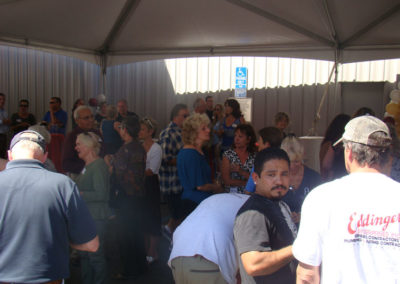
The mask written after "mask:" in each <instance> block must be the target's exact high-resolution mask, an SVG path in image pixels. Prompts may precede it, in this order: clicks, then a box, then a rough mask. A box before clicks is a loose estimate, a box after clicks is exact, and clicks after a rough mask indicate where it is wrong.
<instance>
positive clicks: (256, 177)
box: [251, 172, 260, 184]
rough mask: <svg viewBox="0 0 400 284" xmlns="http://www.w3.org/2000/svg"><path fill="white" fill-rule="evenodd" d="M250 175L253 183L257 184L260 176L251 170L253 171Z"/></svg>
mask: <svg viewBox="0 0 400 284" xmlns="http://www.w3.org/2000/svg"><path fill="white" fill-rule="evenodd" d="M251 177H252V178H253V180H254V184H257V182H258V180H259V179H260V177H259V176H258V174H257V173H256V172H253V173H252V174H251Z"/></svg>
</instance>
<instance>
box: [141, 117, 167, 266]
mask: <svg viewBox="0 0 400 284" xmlns="http://www.w3.org/2000/svg"><path fill="white" fill-rule="evenodd" d="M156 132H157V123H156V122H155V121H154V120H153V119H152V118H148V117H145V118H143V119H142V120H140V131H139V139H140V140H141V141H142V145H143V148H144V149H145V150H146V170H145V172H144V174H145V177H144V187H145V200H146V208H145V212H146V221H147V222H146V224H145V233H146V240H147V256H146V259H147V262H148V263H149V264H150V263H153V262H154V261H156V260H158V252H157V246H158V242H159V238H160V236H161V209H160V182H159V180H158V171H159V169H160V166H161V158H162V149H161V146H160V145H159V144H157V143H156V142H154V140H153V138H154V137H155V134H156Z"/></svg>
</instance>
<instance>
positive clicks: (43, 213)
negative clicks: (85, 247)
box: [0, 160, 96, 283]
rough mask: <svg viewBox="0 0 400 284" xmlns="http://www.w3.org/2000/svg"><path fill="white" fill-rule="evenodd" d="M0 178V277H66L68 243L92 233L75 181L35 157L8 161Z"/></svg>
mask: <svg viewBox="0 0 400 284" xmlns="http://www.w3.org/2000/svg"><path fill="white" fill-rule="evenodd" d="M0 183H1V190H0V252H1V253H0V282H7V283H9V282H11V283H13V282H16V283H43V282H48V281H52V280H58V279H62V278H68V277H69V244H70V243H73V244H83V243H87V242H89V241H91V240H92V239H93V238H94V237H95V236H96V227H95V223H94V221H93V219H92V217H91V216H90V213H89V211H88V208H87V207H86V205H85V202H84V201H83V200H82V199H81V197H80V195H79V191H78V188H77V186H76V184H75V183H74V182H73V181H72V180H71V179H69V178H68V177H66V176H65V175H62V174H58V173H53V172H50V171H47V170H46V169H44V168H43V164H42V163H40V162H39V161H37V160H14V161H11V162H9V163H8V164H7V168H6V170H4V171H2V172H0Z"/></svg>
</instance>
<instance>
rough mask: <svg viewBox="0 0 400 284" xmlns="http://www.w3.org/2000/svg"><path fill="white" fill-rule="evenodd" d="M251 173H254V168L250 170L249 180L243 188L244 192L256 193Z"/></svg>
mask: <svg viewBox="0 0 400 284" xmlns="http://www.w3.org/2000/svg"><path fill="white" fill-rule="evenodd" d="M253 173H254V167H253V168H252V169H251V172H250V176H249V179H248V180H247V183H246V187H245V189H246V191H248V192H254V191H256V185H255V184H254V180H253Z"/></svg>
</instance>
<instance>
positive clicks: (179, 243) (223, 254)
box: [168, 193, 249, 284]
mask: <svg viewBox="0 0 400 284" xmlns="http://www.w3.org/2000/svg"><path fill="white" fill-rule="evenodd" d="M248 198H249V196H248V195H244V194H235V193H223V194H215V195H213V196H210V197H208V198H207V199H205V200H204V201H203V202H201V203H200V205H199V206H197V208H196V209H195V210H194V211H193V212H192V213H191V214H190V215H189V216H188V217H187V218H186V219H185V221H183V223H182V224H181V225H180V226H179V227H178V228H177V229H176V231H175V232H174V236H173V248H172V252H171V256H170V258H169V261H168V264H169V266H170V267H171V269H172V273H173V275H174V279H175V283H177V284H179V283H204V284H206V283H230V284H235V283H236V274H237V271H238V262H237V258H236V250H235V245H234V242H233V224H234V222H235V217H236V213H237V212H238V210H239V208H240V207H241V206H242V205H243V203H244V202H245V201H246V200H247V199H248Z"/></svg>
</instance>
